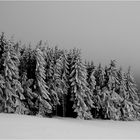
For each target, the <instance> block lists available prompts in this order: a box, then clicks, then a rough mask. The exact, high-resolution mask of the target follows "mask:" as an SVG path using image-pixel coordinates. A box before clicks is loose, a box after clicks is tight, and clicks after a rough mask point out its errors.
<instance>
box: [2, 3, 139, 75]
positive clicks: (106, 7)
mask: <svg viewBox="0 0 140 140" xmlns="http://www.w3.org/2000/svg"><path fill="white" fill-rule="evenodd" d="M1 31H4V32H5V33H6V35H8V36H11V35H13V34H15V38H16V39H18V40H21V41H22V42H25V43H28V42H30V41H31V42H32V44H35V43H36V42H37V41H39V40H40V39H42V40H48V42H49V44H50V45H51V46H55V45H58V46H59V47H60V48H73V47H77V48H81V49H82V55H83V58H84V59H87V60H93V61H94V62H95V64H98V63H99V62H101V63H102V64H108V63H109V62H110V60H111V59H116V60H117V61H118V65H121V66H122V67H123V68H124V69H126V68H127V67H128V66H129V65H131V66H132V68H133V71H134V72H135V73H137V74H139V73H140V64H139V61H140V2H0V32H1Z"/></svg>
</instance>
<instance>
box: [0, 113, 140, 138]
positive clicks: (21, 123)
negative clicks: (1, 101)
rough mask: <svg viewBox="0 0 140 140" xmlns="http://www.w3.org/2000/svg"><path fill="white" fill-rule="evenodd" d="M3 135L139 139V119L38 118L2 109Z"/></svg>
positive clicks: (0, 121) (0, 131)
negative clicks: (8, 112)
mask: <svg viewBox="0 0 140 140" xmlns="http://www.w3.org/2000/svg"><path fill="white" fill-rule="evenodd" d="M1 138H12V139H15V138H28V139H31V138H33V139H35V138H37V139H43V138H57V139H61V138H75V139H77V138H84V139H88V138H96V139H100V138H104V139H108V138H111V139H113V138H115V139H116V138H117V139H119V138H121V139H129V138H130V139H135V138H138V139H140V122H138V121H135V122H118V121H109V120H107V121H105V120H92V121H85V120H78V119H71V118H39V117H35V116H24V115H14V114H3V113H1V114H0V139H1Z"/></svg>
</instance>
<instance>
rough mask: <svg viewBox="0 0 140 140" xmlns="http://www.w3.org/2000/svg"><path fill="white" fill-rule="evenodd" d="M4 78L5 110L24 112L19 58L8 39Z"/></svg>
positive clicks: (5, 50)
mask: <svg viewBox="0 0 140 140" xmlns="http://www.w3.org/2000/svg"><path fill="white" fill-rule="evenodd" d="M3 58H4V64H3V66H4V79H5V89H4V94H5V110H6V111H7V112H16V113H22V114H23V113H24V111H25V110H26V108H25V107H24V105H23V103H22V100H23V99H25V97H24V95H23V94H22V93H23V89H22V87H21V84H20V82H19V69H18V66H19V58H18V56H17V52H16V50H15V46H14V43H13V42H10V41H7V43H6V45H5V46H4V54H3Z"/></svg>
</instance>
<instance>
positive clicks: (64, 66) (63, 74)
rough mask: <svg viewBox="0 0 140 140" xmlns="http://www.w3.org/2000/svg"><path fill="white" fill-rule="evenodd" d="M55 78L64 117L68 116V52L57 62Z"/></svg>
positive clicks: (63, 53)
mask: <svg viewBox="0 0 140 140" xmlns="http://www.w3.org/2000/svg"><path fill="white" fill-rule="evenodd" d="M55 70H56V71H55V73H54V77H55V80H56V83H57V85H56V87H57V93H58V96H59V98H60V99H61V104H62V112H63V115H62V116H63V117H65V116H66V95H67V92H68V74H69V72H68V60H67V54H66V52H64V51H63V52H62V54H61V56H60V57H59V59H57V61H56V65H55Z"/></svg>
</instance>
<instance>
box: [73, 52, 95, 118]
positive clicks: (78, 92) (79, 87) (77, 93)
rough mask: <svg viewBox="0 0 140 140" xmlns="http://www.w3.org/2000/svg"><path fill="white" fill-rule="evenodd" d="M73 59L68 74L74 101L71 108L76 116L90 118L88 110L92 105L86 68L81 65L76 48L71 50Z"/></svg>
mask: <svg viewBox="0 0 140 140" xmlns="http://www.w3.org/2000/svg"><path fill="white" fill-rule="evenodd" d="M73 53H74V60H73V65H72V71H71V74H70V77H71V79H70V82H71V87H72V91H71V94H72V98H71V100H72V101H73V102H74V104H73V109H74V112H76V113H77V116H78V117H79V118H81V119H91V118H92V115H91V112H90V109H91V107H92V106H93V102H92V99H91V97H92V95H91V93H90V90H89V88H88V87H87V85H88V84H87V82H86V78H87V72H86V68H85V66H84V65H83V63H82V61H81V58H80V53H79V52H78V51H76V50H74V51H73Z"/></svg>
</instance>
